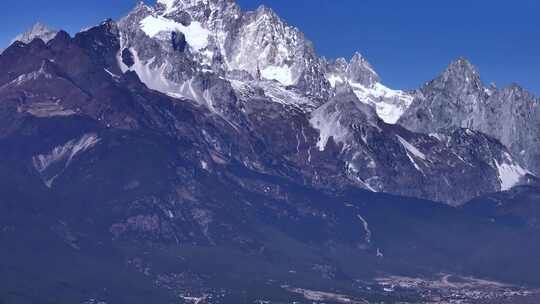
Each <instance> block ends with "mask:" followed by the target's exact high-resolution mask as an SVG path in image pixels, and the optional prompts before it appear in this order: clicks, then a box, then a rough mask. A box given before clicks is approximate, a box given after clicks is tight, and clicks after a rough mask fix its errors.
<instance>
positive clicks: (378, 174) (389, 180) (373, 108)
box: [2, 0, 534, 205]
mask: <svg viewBox="0 0 540 304" xmlns="http://www.w3.org/2000/svg"><path fill="white" fill-rule="evenodd" d="M75 46H76V47H75ZM70 47H73V48H74V49H76V50H77V49H80V51H79V53H74V54H69V55H65V58H59V57H58V56H59V55H58V54H60V53H62V52H68V51H69V52H73V50H71V49H69V48H70ZM40 49H50V50H52V51H53V52H52V53H51V54H49V53H47V52H44V54H48V55H46V56H48V57H43V55H38V56H36V57H35V58H34V57H32V59H31V60H30V59H29V60H28V62H25V64H24V65H21V64H20V63H19V64H17V63H16V62H15V61H14V62H10V61H9V58H12V57H13V58H15V57H20V55H19V53H20V52H22V51H24V50H27V51H28V52H30V54H34V52H36V50H40ZM28 56H33V55H28ZM86 56H87V57H88V60H89V61H88V62H87V64H86V63H85V61H82V60H83V59H81V58H86ZM3 58H4V62H5V63H4V65H5V66H6V68H5V70H10V69H12V68H13V69H16V70H17V71H21V70H22V71H24V72H18V73H11V74H6V75H5V76H4V80H3V82H2V89H3V90H4V93H5V94H7V92H10V94H19V93H20V92H24V91H25V90H31V91H33V90H35V88H36V87H35V86H36V85H38V84H39V85H40V86H41V85H44V84H47V86H50V87H51V88H54V87H58V88H59V87H62V90H61V92H62V94H60V92H54V91H50V90H46V89H45V92H33V93H32V94H28V93H25V96H26V97H25V102H23V103H20V104H18V105H17V108H18V111H19V112H20V113H26V114H29V115H32V116H37V115H39V117H57V116H68V117H69V116H73V115H88V116H89V117H92V119H97V121H99V123H100V124H103V125H104V126H106V127H110V128H121V129H139V128H147V127H150V126H151V128H157V130H158V131H157V132H165V133H166V134H168V136H171V134H173V135H174V134H177V133H178V132H185V129H183V130H182V131H180V130H178V129H177V128H178V122H177V121H176V119H174V114H169V115H168V116H167V115H166V116H164V117H162V116H163V115H164V114H163V113H161V114H157V113H159V112H161V110H159V109H154V110H152V111H157V112H153V113H152V114H149V113H146V114H144V112H146V111H148V110H149V109H146V110H144V111H143V112H140V110H134V111H127V109H122V108H118V107H119V106H118V104H115V103H111V104H108V103H109V102H112V100H114V98H113V96H114V95H110V94H109V93H107V94H105V93H104V92H108V91H102V90H101V89H102V87H103V86H105V83H107V85H108V86H111V85H112V86H114V87H122V86H123V85H125V84H123V83H124V82H125V81H128V79H129V81H128V82H131V81H135V82H137V81H141V82H142V83H143V84H144V85H146V87H147V88H149V89H151V90H154V91H157V92H159V93H162V94H164V95H165V96H167V98H169V99H170V100H171V102H172V103H173V104H182V105H184V106H196V107H201V108H202V109H204V110H205V111H208V112H209V113H210V114H211V115H212V116H213V118H212V119H213V120H215V121H214V123H217V124H222V123H225V124H226V126H227V128H226V129H223V130H222V131H220V132H222V134H221V135H219V136H218V138H220V139H217V138H214V139H211V141H212V142H213V144H212V145H216V149H217V151H213V152H207V153H209V154H210V155H213V158H212V157H211V158H206V159H203V160H200V161H201V162H204V163H205V164H206V165H205V167H207V168H211V167H213V166H212V163H215V162H216V160H215V159H216V157H217V158H219V159H220V161H217V162H218V163H230V162H231V161H233V160H234V161H236V162H239V163H242V164H243V166H246V167H248V168H250V169H251V170H256V171H261V172H266V173H268V174H276V175H279V176H283V177H286V178H291V177H292V176H296V177H298V176H302V180H305V182H306V183H308V184H311V185H313V186H316V187H321V188H326V189H332V188H343V187H348V186H354V187H360V188H363V189H368V190H370V191H375V192H389V193H393V194H400V195H407V196H413V197H420V198H426V199H433V200H437V201H442V202H446V203H448V204H452V205H457V204H462V203H464V202H465V201H467V200H469V199H471V198H473V197H476V196H478V195H481V194H483V193H489V192H494V191H500V190H506V189H508V188H509V187H512V186H515V185H519V184H522V183H529V182H531V181H533V180H534V176H533V175H532V174H530V172H529V170H528V169H527V168H526V166H524V165H522V164H521V163H520V161H519V159H518V158H516V157H515V156H514V155H513V154H511V153H509V152H508V151H507V150H506V148H505V147H504V146H502V145H501V144H500V143H498V142H497V141H494V140H492V139H490V138H488V137H487V136H485V135H483V134H482V133H478V132H472V131H471V130H465V131H464V130H459V129H458V130H455V129H445V130H437V132H432V134H430V135H427V134H421V133H412V132H409V131H407V130H405V129H403V128H401V127H400V126H397V125H391V124H388V123H394V122H395V121H397V119H398V118H399V117H400V116H401V114H402V113H403V112H404V111H405V110H406V109H407V108H408V107H409V105H410V103H411V102H412V100H413V96H416V95H417V94H420V95H421V94H422V91H421V92H413V93H406V92H402V91H394V90H391V89H388V88H387V87H385V86H384V85H382V84H381V80H380V77H379V76H378V74H377V73H376V72H375V71H374V69H373V68H372V67H371V65H370V64H369V62H367V60H366V59H365V58H363V57H362V56H361V55H360V54H356V55H355V56H354V57H353V58H352V59H351V61H350V62H347V61H346V60H344V59H338V60H336V61H334V62H328V61H327V60H325V59H324V58H319V57H317V56H316V54H315V52H314V50H313V47H312V45H311V43H310V42H309V41H308V40H306V39H305V38H304V36H303V34H302V33H301V32H300V31H299V30H298V29H296V28H293V27H290V26H288V25H287V24H286V23H285V22H283V21H282V20H281V19H280V18H279V17H278V16H277V15H276V14H275V13H274V12H273V11H272V10H270V9H269V8H266V7H260V8H259V9H257V10H256V11H254V12H242V11H241V10H240V8H239V7H238V6H237V5H236V3H235V2H234V1H225V0H193V1H158V3H157V4H156V5H155V6H147V5H145V4H144V3H142V2H141V3H139V4H138V5H137V6H136V7H135V8H134V9H133V11H131V12H130V13H129V14H128V15H127V16H126V17H124V18H122V19H121V20H120V21H119V22H118V23H116V22H114V21H111V20H108V21H105V22H103V23H102V24H101V25H99V26H97V27H94V28H91V29H88V30H85V31H83V32H81V33H79V34H77V35H76V36H75V37H74V38H70V37H69V36H68V35H67V34H66V33H65V32H60V33H59V34H58V35H57V36H56V38H54V39H53V40H51V41H49V42H48V43H46V44H45V43H44V42H43V41H41V40H35V41H32V42H31V43H30V44H24V43H21V42H18V44H17V45H13V46H12V47H10V48H9V49H8V50H6V52H5V53H4V54H3ZM75 58H79V59H75ZM69 60H78V62H80V63H78V65H77V67H76V68H75V69H76V70H77V69H78V70H80V71H78V72H76V73H75V72H74V70H73V69H74V65H73V64H72V63H71V62H70V61H69ZM81 63H84V64H81ZM270 72H272V73H270ZM90 73H93V74H92V75H94V74H95V75H98V76H99V77H98V76H95V77H97V78H96V79H94V80H90V79H88V77H90ZM464 73H465V74H466V75H465V76H464V78H463V79H462V80H460V79H458V80H454V79H455V78H456V77H457V76H454V75H458V76H459V75H462V74H464ZM71 74H72V76H69V77H68V76H66V75H71ZM284 75H287V76H286V77H282V76H284ZM475 75H477V73H476V72H475V71H474V70H473V69H472V68H471V67H470V66H468V65H467V64H466V63H465V62H464V61H462V60H461V61H459V62H457V63H456V64H454V65H452V68H451V69H450V70H449V71H448V73H447V74H445V75H444V76H443V81H442V82H447V81H449V82H450V85H449V87H450V88H451V90H452V92H453V94H460V96H461V95H464V96H469V95H470V94H475V92H477V91H478V90H479V84H478V79H477V77H476V76H475ZM15 76H16V77H15ZM134 76H136V80H133V79H132V77H134ZM289 76H290V77H289ZM66 77H68V78H66ZM70 77H74V78H70ZM93 77H94V76H93ZM123 79H124V80H123ZM111 81H112V82H111ZM460 81H461V82H463V83H465V84H466V85H465V86H464V88H461V87H460V86H459V84H460V83H461V82H460ZM79 82H80V84H78V85H77V83H79ZM102 82H103V84H99V83H102ZM70 83H71V84H70ZM456 83H457V84H456ZM74 84H76V85H75V86H74ZM79 86H80V88H79ZM21 90H22V91H21ZM92 90H98V91H95V92H94V93H92V94H90V96H92V97H87V96H86V95H87V94H89V93H88V92H91V91H92ZM470 92H473V93H470ZM478 92H479V93H478V94H486V95H487V94H488V93H487V91H482V90H480V91H478ZM66 94H67V95H66ZM69 94H75V95H69ZM102 94H105V96H108V97H107V98H105V99H96V97H95V96H103V95H102ZM424 95H425V94H424ZM475 96H476V95H475ZM420 97H422V96H420ZM43 98H46V99H47V100H48V101H46V102H45V101H43ZM88 98H94V102H93V103H92V102H87V101H86V100H87V99H88ZM104 103H105V104H107V105H105V104H104ZM141 106H142V107H147V105H144V104H142V105H141ZM111 107H114V108H115V110H114V114H111V113H109V112H106V111H104V109H110V108H111ZM109 111H110V110H109ZM156 115H157V116H156ZM158 117H160V118H159V119H158ZM155 119H158V120H157V121H154V120H155ZM218 121H219V123H218ZM385 122H386V123H385ZM143 126H146V127H143ZM450 126H451V125H449V126H448V127H450ZM463 127H467V126H463ZM194 128H195V129H194ZM188 129H189V130H191V131H190V132H191V133H192V135H189V136H188V137H189V138H190V140H194V139H193V138H191V137H193V136H195V137H199V136H200V137H201V138H204V139H206V140H210V139H209V138H208V136H209V135H208V134H209V133H208V132H209V131H207V130H204V132H206V133H203V134H199V135H193V134H198V133H199V132H200V130H197V129H196V126H190V127H189V128H188ZM231 131H232V132H233V134H234V135H233V134H229V132H231ZM420 131H424V130H420ZM86 133H89V132H86ZM86 133H85V134H86ZM83 135H84V134H80V135H79V138H80V137H81V136H83ZM174 136H175V137H176V136H178V135H174ZM186 136H187V135H186ZM215 136H217V135H215ZM225 137H226V138H230V139H229V140H228V141H226V140H224V139H223V138H225ZM231 138H237V139H234V140H233V139H231ZM70 140H75V141H76V140H77V139H76V138H73V139H70ZM197 140H198V139H197ZM66 141H68V140H66ZM58 144H59V145H60V144H61V143H58ZM261 145H263V146H265V147H267V148H266V149H268V150H266V152H265V153H263V154H260V153H261V151H260V150H259V149H261V148H260V147H261ZM468 145H470V146H472V147H474V149H472V148H471V147H468ZM255 147H259V148H255ZM233 151H235V152H234V153H233ZM256 151H258V152H256ZM51 153H52V155H54V151H42V152H40V153H39V154H38V155H35V157H37V158H38V159H39V155H51ZM199 153H201V152H199ZM216 153H217V154H216ZM216 155H220V156H219V157H218V156H216ZM35 157H34V158H35ZM224 159H227V160H224ZM271 164H273V165H271ZM278 164H279V165H278ZM276 165H277V167H276ZM281 166H284V167H283V168H281ZM285 168H287V169H285ZM62 172H63V171H56V170H52V173H47V177H46V178H47V180H48V181H49V180H50V178H51V174H52V176H53V177H54V176H56V174H63V173H62ZM55 180H56V179H54V180H53V181H55ZM50 183H51V187H54V183H52V182H50ZM456 189H459V190H456Z"/></svg>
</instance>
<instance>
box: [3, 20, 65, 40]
mask: <svg viewBox="0 0 540 304" xmlns="http://www.w3.org/2000/svg"><path fill="white" fill-rule="evenodd" d="M56 33H58V31H56V30H52V29H50V28H49V27H47V26H46V25H45V24H43V23H41V22H36V23H35V24H34V25H33V26H32V28H30V29H29V30H28V31H26V32H24V33H22V34H20V35H18V36H17V37H15V38H14V39H13V40H12V43H13V42H15V41H20V42H23V43H30V42H31V41H32V40H34V39H36V38H39V39H41V40H43V42H45V43H47V42H49V40H51V39H53V38H54V36H56Z"/></svg>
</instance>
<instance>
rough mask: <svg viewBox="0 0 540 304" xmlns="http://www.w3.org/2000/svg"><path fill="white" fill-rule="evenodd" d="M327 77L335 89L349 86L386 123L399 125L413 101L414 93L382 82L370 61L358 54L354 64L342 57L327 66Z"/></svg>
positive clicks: (354, 58) (355, 56)
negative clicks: (394, 88) (343, 85)
mask: <svg viewBox="0 0 540 304" xmlns="http://www.w3.org/2000/svg"><path fill="white" fill-rule="evenodd" d="M326 78H327V79H328V81H329V82H330V85H331V86H332V87H334V88H335V87H336V85H337V84H348V85H349V86H350V87H351V88H352V89H353V91H354V93H355V94H356V96H357V97H358V99H359V100H360V101H361V102H363V103H366V104H368V105H370V106H372V107H373V108H375V110H376V111H377V114H378V115H379V117H380V118H381V119H382V120H384V121H385V122H386V123H389V124H395V123H396V122H397V121H398V119H399V118H400V117H401V115H402V114H403V113H404V112H405V111H406V110H407V109H408V107H409V106H410V105H411V103H412V101H413V96H414V95H413V94H414V93H413V92H411V93H407V92H403V91H400V90H392V89H390V88H388V87H386V86H385V85H383V84H382V83H381V79H380V77H379V75H378V74H377V73H376V72H375V70H374V69H373V68H372V67H371V65H370V64H369V62H368V61H367V60H366V59H365V58H364V57H362V55H361V54H360V53H356V54H355V55H354V56H353V58H352V59H351V61H350V62H347V61H346V60H345V59H344V58H338V59H337V60H335V61H334V62H330V63H328V65H327V70H326Z"/></svg>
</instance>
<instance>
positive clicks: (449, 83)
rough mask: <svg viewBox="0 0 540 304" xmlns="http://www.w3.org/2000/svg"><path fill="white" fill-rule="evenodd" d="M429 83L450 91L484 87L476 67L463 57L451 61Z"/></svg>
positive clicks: (475, 89) (474, 89) (476, 89)
mask: <svg viewBox="0 0 540 304" xmlns="http://www.w3.org/2000/svg"><path fill="white" fill-rule="evenodd" d="M431 84H432V85H433V84H434V85H435V86H436V87H439V88H440V89H441V88H446V89H447V90H449V91H451V92H464V91H480V90H483V88H484V84H483V83H482V79H481V78H480V73H479V72H478V69H477V68H476V67H475V66H474V65H473V64H472V63H471V62H470V61H469V60H467V59H466V58H464V57H459V58H458V59H456V60H454V61H452V62H451V63H450V64H449V65H448V67H447V68H446V69H445V70H444V71H443V73H442V74H441V75H440V76H439V77H438V78H437V79H436V80H434V82H432V83H431Z"/></svg>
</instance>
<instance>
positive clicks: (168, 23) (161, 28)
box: [140, 16, 210, 51]
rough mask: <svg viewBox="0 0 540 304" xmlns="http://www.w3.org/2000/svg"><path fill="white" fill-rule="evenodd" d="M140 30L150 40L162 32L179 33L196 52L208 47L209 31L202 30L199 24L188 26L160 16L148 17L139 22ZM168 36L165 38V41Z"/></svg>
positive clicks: (193, 23) (194, 23)
mask: <svg viewBox="0 0 540 304" xmlns="http://www.w3.org/2000/svg"><path fill="white" fill-rule="evenodd" d="M140 25H141V29H142V30H143V32H145V33H146V35H148V36H149V37H150V38H154V37H156V36H157V35H158V34H159V33H162V32H172V31H180V32H182V33H183V34H184V35H185V36H186V41H187V42H188V44H189V45H190V46H191V47H192V48H194V49H195V50H197V51H200V50H202V49H204V48H206V47H207V46H208V37H209V36H210V31H208V30H207V29H205V28H203V27H202V25H201V23H200V22H197V21H193V22H191V24H190V25H189V26H184V25H182V24H181V23H178V22H175V21H173V20H171V19H167V18H165V17H162V16H157V17H155V16H148V17H146V18H144V19H143V20H141V23H140ZM169 37H170V36H167V39H168V38H169Z"/></svg>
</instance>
